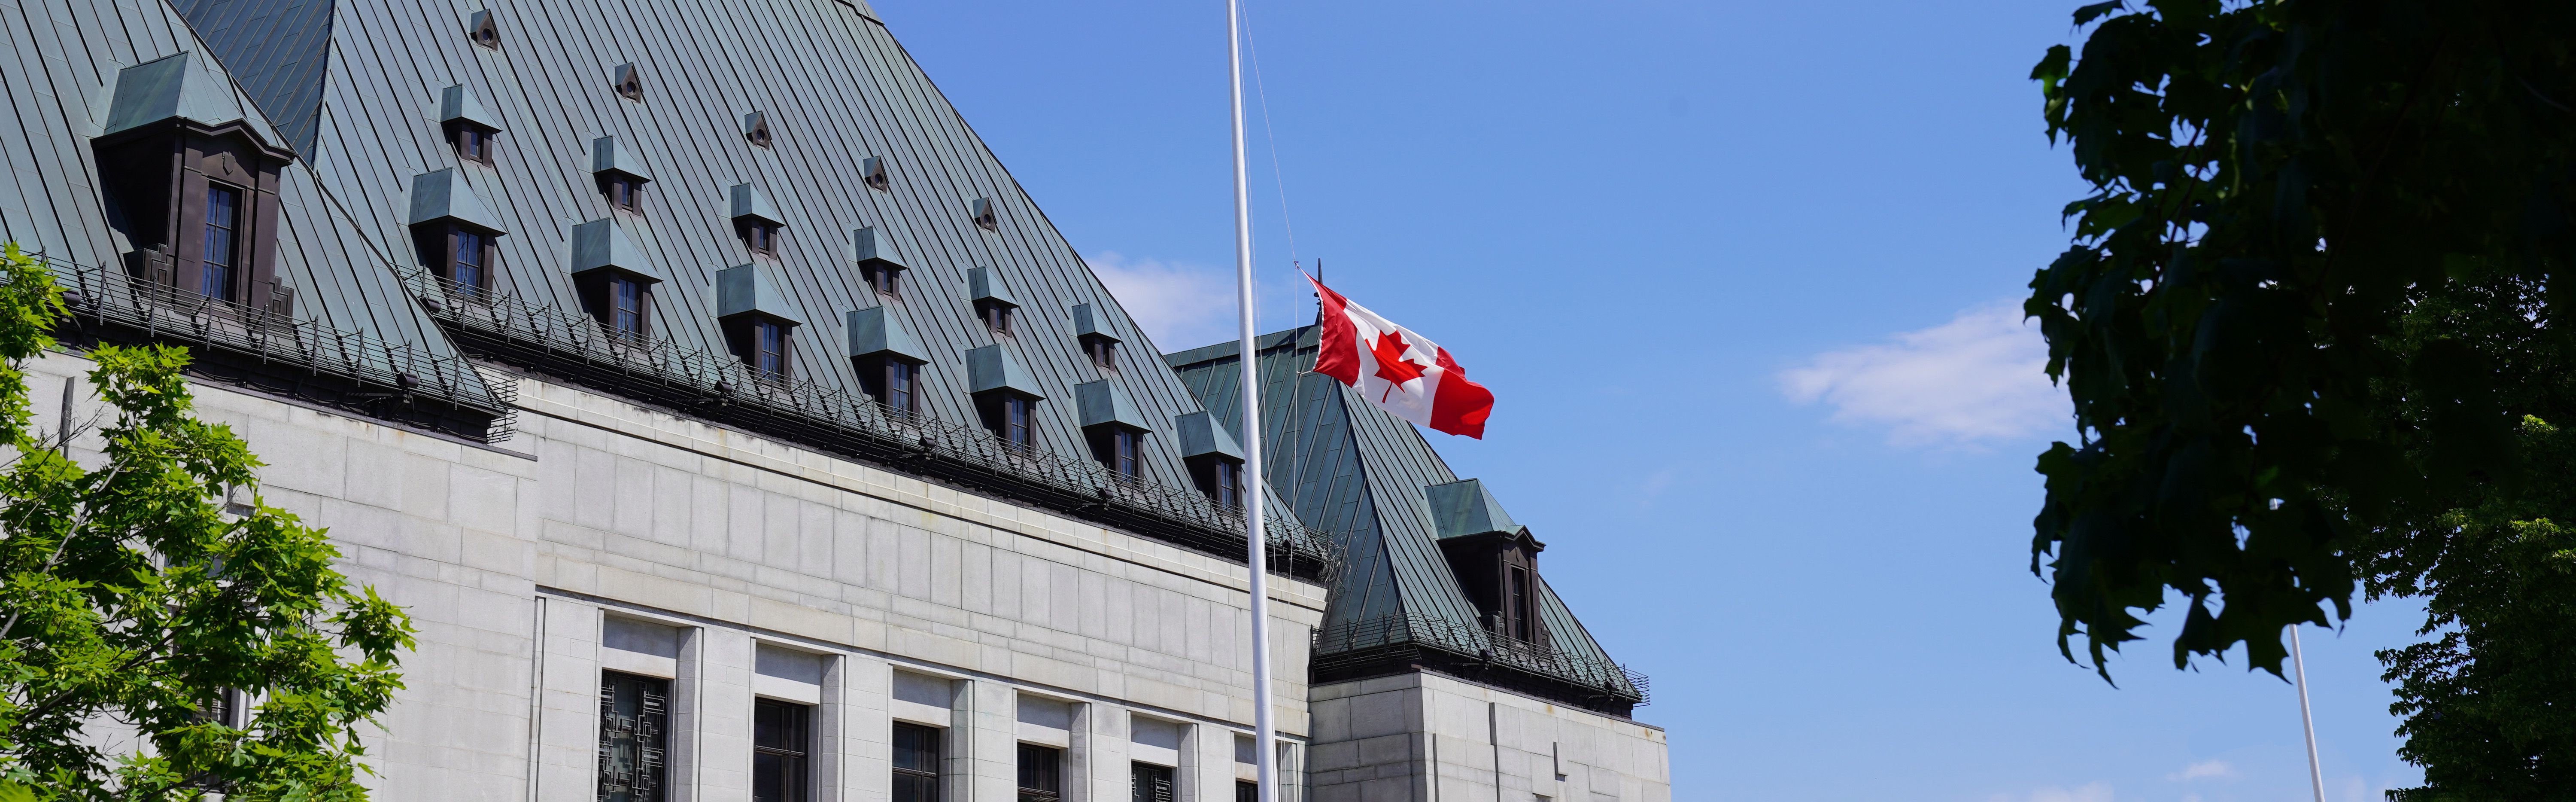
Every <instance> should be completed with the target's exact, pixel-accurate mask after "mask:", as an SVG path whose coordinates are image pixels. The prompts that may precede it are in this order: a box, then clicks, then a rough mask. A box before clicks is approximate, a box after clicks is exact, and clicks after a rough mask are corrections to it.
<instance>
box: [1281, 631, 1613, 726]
mask: <svg viewBox="0 0 2576 802" xmlns="http://www.w3.org/2000/svg"><path fill="white" fill-rule="evenodd" d="M1390 649H1416V650H1429V651H1433V652H1438V653H1441V654H1443V655H1446V656H1447V657H1449V658H1451V659H1450V660H1449V661H1447V662H1450V663H1452V664H1463V665H1476V666H1483V667H1491V668H1499V669H1505V670H1511V671H1518V672H1521V673H1524V674H1529V675H1534V676H1537V677H1542V678H1545V679H1548V680H1553V681H1555V682H1557V683H1562V684H1564V685H1565V686H1567V688H1568V690H1573V689H1581V690H1582V691H1583V692H1585V693H1597V694H1598V695H1599V696H1602V697H1606V698H1608V699H1613V700H1619V701H1623V702H1626V703H1628V704H1629V705H1630V706H1643V705H1645V704H1646V702H1647V690H1648V688H1647V683H1646V675H1644V674H1640V673H1637V672H1635V671H1630V670H1628V669H1627V668H1626V667H1625V666H1621V665H1619V664H1618V663H1614V662H1611V661H1609V660H1607V659H1602V658H1596V657H1588V656H1584V655H1577V654H1568V653H1566V652H1564V651H1561V650H1558V649H1557V648H1555V647H1553V646H1549V645H1546V644H1540V643H1531V642H1529V641H1525V640H1521V639H1519V638H1515V637H1511V636H1509V635H1504V634H1502V633H1498V632H1493V631H1491V630H1487V629H1484V628H1481V627H1477V626H1473V625H1469V624H1463V623H1460V622H1457V621H1451V620H1449V619H1445V618H1437V617H1433V616H1428V615H1421V614H1415V613H1407V614H1401V615H1390V616H1383V617H1379V618H1373V619H1368V620H1365V621H1349V622H1344V623H1341V624H1335V625H1328V626H1325V627H1321V628H1318V629H1316V630H1315V638H1314V653H1315V656H1314V660H1313V667H1314V670H1315V672H1316V673H1318V674H1329V673H1331V672H1332V671H1334V670H1335V669H1337V668H1341V667H1344V666H1346V665H1350V664H1357V663H1363V662H1368V661H1372V660H1377V659H1381V656H1382V655H1383V654H1384V653H1385V652H1387V651H1388V650H1390Z"/></svg>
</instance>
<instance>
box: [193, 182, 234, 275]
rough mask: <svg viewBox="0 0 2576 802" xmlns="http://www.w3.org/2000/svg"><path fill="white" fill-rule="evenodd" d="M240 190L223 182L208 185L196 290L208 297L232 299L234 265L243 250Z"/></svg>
mask: <svg viewBox="0 0 2576 802" xmlns="http://www.w3.org/2000/svg"><path fill="white" fill-rule="evenodd" d="M241 200H242V196H241V190H237V189H234V188H232V187H227V186H223V185H220V184H216V185H209V186H207V187H206V253H205V260H204V262H203V264H204V272H203V273H201V274H199V275H198V277H197V291H198V292H201V293H204V294H205V295H206V297H209V298H222V299H225V300H231V299H232V297H233V293H232V287H233V267H234V265H235V264H237V263H238V261H239V258H240V253H241V248H240V245H241V242H240V239H241V237H240V232H241Z"/></svg>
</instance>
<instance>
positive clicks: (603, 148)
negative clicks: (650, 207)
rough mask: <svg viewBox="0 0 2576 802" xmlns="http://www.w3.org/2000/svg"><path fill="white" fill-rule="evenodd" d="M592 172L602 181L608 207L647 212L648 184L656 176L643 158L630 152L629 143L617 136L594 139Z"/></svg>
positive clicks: (601, 193)
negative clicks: (650, 172)
mask: <svg viewBox="0 0 2576 802" xmlns="http://www.w3.org/2000/svg"><path fill="white" fill-rule="evenodd" d="M590 174H591V176H592V177H593V178H595V179H597V180H598V181H599V193H600V196H601V197H603V198H606V199H607V200H608V208H610V209H614V210H617V211H621V212H627V213H630V214H643V213H644V185H645V184H646V183H647V182H650V181H652V180H653V177H652V176H651V175H649V174H647V173H645V172H644V164H643V162H641V161H639V160H637V159H636V158H635V154H632V153H628V152H626V145H625V144H624V143H622V142H619V141H618V139H617V137H613V136H603V137H599V138H597V139H593V140H591V141H590Z"/></svg>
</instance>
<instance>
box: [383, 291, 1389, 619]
mask: <svg viewBox="0 0 2576 802" xmlns="http://www.w3.org/2000/svg"><path fill="white" fill-rule="evenodd" d="M395 272H396V273H397V274H398V275H400V276H401V277H402V280H403V283H404V286H405V288H406V289H408V290H409V291H410V292H411V294H412V295H413V297H415V298H418V299H420V302H421V304H422V306H423V307H424V308H426V309H427V310H428V311H429V315H430V317H431V318H432V319H434V320H437V321H438V322H439V323H440V325H442V326H445V327H446V328H448V330H449V331H450V332H451V333H452V334H454V335H455V336H456V338H457V339H458V341H459V342H460V343H461V344H463V345H465V346H467V347H468V348H470V349H473V350H475V351H477V352H479V353H482V354H484V355H486V356H489V357H492V358H495V359H499V360H502V361H505V362H510V363H513V364H517V365H521V366H523V367H527V368H530V369H533V370H537V371H540V372H544V373H547V374H549V375H555V376H560V377H563V378H566V379H569V380H572V381H574V382H577V383H581V384H584V385H588V386H591V387H594V388H596V389H601V390H605V391H608V392H612V393H616V394H618V395H621V396H625V397H628V398H630V399H634V400H641V401H646V402H649V403H658V404H663V405H666V406H669V407H672V408H674V409H679V410H686V411H687V412H688V413H689V414H692V415H696V416H701V417H705V418H708V419H712V420H717V421H721V422H724V423H727V424H729V425H734V426H739V427H742V428H746V429H751V430H754V431H759V432H762V433H766V434H772V435H776V436H779V437H783V438H786V439H789V440H793V441H796V442H800V443H804V444H808V445H812V446H817V447H820V448H823V449H826V450H829V451H832V452H835V453H839V454H843V455H846V456H854V457H861V458H865V459H868V460H870V461H872V462H877V463H880V464H885V465H889V466H894V467H897V468H898V469H900V470H904V471H906V472H909V473H915V474H919V475H924V476H929V477H933V478H938V479H944V480H948V481H951V482H955V483H957V484H960V485H965V486H969V487H974V488H978V489H982V490H986V491H990V492H995V493H997V494H1000V495H1002V496H1004V497H1008V498H1012V499H1016V500H1020V501H1026V502H1031V503H1034V504H1037V505H1039V506H1043V507H1046V508H1048V509H1052V510H1056V511H1059V512H1063V513H1067V514H1071V515H1074V516H1075V517H1080V518H1084V519H1087V520H1092V521H1094V522H1097V523H1103V524H1108V525H1112V526H1118V527H1121V528H1126V529H1129V530H1132V531H1136V532H1138V533H1139V534H1144V535H1147V536H1150V537H1154V538H1156V539H1160V540H1164V541H1166V542H1171V543H1174V544H1175V545H1180V546H1185V547H1189V548H1192V549H1195V550H1199V551H1204V552H1208V553H1212V554H1216V555H1220V556H1228V557H1235V558H1238V559H1239V558H1240V555H1242V554H1243V531H1244V520H1243V511H1242V509H1241V508H1239V507H1223V506H1219V505H1218V504H1217V503H1216V502H1215V501H1214V500H1212V499H1209V498H1208V497H1207V496H1206V495H1205V494H1202V493H1199V492H1197V491H1195V490H1190V489H1182V488H1176V487H1172V486H1170V485H1166V484H1163V483H1161V482H1157V481H1153V480H1151V479H1145V478H1138V477H1129V476H1122V475H1119V474H1117V473H1115V472H1113V471H1110V470H1109V469H1108V468H1107V467H1105V466H1103V465H1101V464H1099V463H1097V462H1094V461H1091V460H1087V459H1077V458H1072V457H1067V456H1065V455H1062V454H1056V453H1053V452H1048V451H1044V450H1038V449H1029V448H1021V447H1015V446H1011V445H1009V444H1007V443H1005V442H1003V441H1002V439H1001V438H998V437H995V436H994V435H993V434H992V433H991V432H987V431H985V430H983V429H981V428H978V427H971V426H965V425H961V424H957V423H953V422H949V421H944V420H940V419H938V418H935V417H931V416H928V415H915V414H909V413H903V412H898V411H895V410H892V409H889V408H887V407H886V406H885V405H883V404H880V403H877V401H876V400H875V399H873V398H870V397H867V396H865V395H860V394H853V393H850V392H848V391H845V390H842V389H840V388H837V387H832V386H828V385H824V384H820V383H817V382H813V381H809V380H802V379H784V380H782V379H778V378H773V377H767V376H762V375H759V374H757V373H755V372H754V371H753V370H752V369H751V367H750V366H749V365H746V364H744V363H743V361H742V360H740V359H737V358H734V357H733V356H732V355H730V354H717V353H711V352H708V351H705V350H700V349H695V348H690V347H687V346H684V345H681V344H678V343H675V342H672V341H670V340H666V339H660V338H653V337H633V336H628V335H622V334H612V333H610V332H609V331H608V330H607V329H605V328H604V327H602V326H600V325H599V323H598V321H597V320H596V319H595V318H593V317H591V316H590V315H587V314H582V313H578V312H567V311H565V310H563V309H560V308H557V307H553V306H542V305H537V304H531V303H527V302H525V301H521V300H519V299H517V298H515V297H511V296H507V295H502V294H498V293H495V292H493V291H490V290H484V289H480V288H471V287H464V286H461V285H457V284H455V283H453V282H449V281H448V280H446V279H445V278H443V277H440V276H438V275H436V274H434V273H431V272H429V271H427V270H423V269H418V268H396V269H395ZM1264 528H1265V529H1266V531H1267V533H1268V538H1269V541H1270V549H1269V555H1268V559H1269V560H1270V564H1271V567H1272V570H1274V571H1278V572H1280V573H1285V574H1289V575H1292V576H1299V577H1310V578H1315V579H1317V580H1319V581H1323V582H1326V583H1329V582H1331V580H1332V578H1333V576H1334V575H1335V574H1336V573H1337V572H1338V571H1339V570H1340V566H1341V564H1342V556H1341V555H1342V548H1341V545H1340V544H1339V543H1336V542H1334V541H1333V540H1332V539H1331V538H1329V537H1325V536H1324V535H1323V534H1322V533H1319V532H1315V531H1314V530H1311V529H1308V528H1306V527H1305V526H1303V525H1300V524H1298V523H1296V522H1294V521H1292V520H1289V519H1286V518H1281V517H1277V516H1271V517H1270V519H1269V521H1268V523H1267V525H1266V526H1265V527H1264Z"/></svg>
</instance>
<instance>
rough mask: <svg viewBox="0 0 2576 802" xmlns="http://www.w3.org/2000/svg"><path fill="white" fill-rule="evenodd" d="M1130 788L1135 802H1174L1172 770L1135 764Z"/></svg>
mask: <svg viewBox="0 0 2576 802" xmlns="http://www.w3.org/2000/svg"><path fill="white" fill-rule="evenodd" d="M1135 766H1136V771H1135V774H1134V775H1133V776H1132V785H1131V786H1130V788H1131V789H1132V790H1133V791H1134V802H1172V770H1171V769H1170V768H1168V767H1164V766H1155V765H1151V764H1146V763H1137V764H1135Z"/></svg>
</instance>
